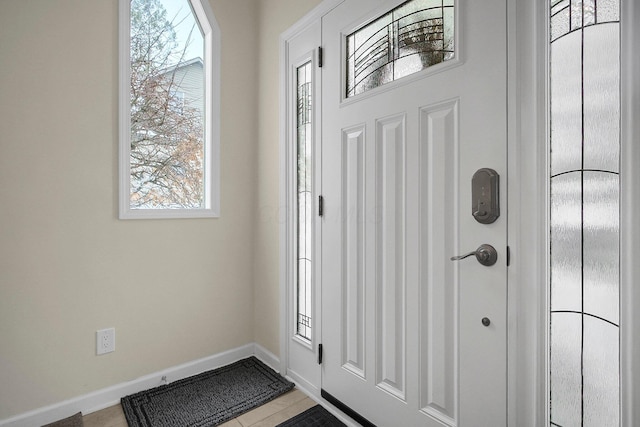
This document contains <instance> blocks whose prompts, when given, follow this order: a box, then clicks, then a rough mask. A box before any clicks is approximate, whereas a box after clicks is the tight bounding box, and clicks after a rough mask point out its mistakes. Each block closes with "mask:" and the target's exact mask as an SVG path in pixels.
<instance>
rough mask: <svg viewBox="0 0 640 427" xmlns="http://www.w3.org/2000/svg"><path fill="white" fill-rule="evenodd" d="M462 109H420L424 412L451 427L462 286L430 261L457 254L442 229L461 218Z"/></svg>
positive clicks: (449, 233)
mask: <svg viewBox="0 0 640 427" xmlns="http://www.w3.org/2000/svg"><path fill="white" fill-rule="evenodd" d="M458 103H459V100H458V99H454V100H451V101H446V102H442V103H438V104H435V105H430V106H426V107H423V108H421V109H420V125H419V126H420V137H419V140H420V144H419V146H420V156H419V158H420V164H419V168H420V190H419V193H420V199H421V200H420V231H419V233H418V235H419V236H420V242H419V245H420V247H419V252H420V263H419V265H420V271H419V280H420V284H421V285H420V292H421V295H420V307H421V308H420V328H421V329H420V330H421V332H420V361H421V362H420V363H421V375H420V390H421V402H420V406H421V407H422V411H423V412H425V413H427V414H429V415H431V416H432V417H434V418H437V419H439V420H441V421H442V422H444V423H446V424H447V425H456V423H457V421H456V420H457V406H458V400H457V396H458V390H457V388H458V383H457V380H456V378H457V377H458V345H457V342H458V322H457V319H458V303H457V301H458V285H459V283H458V280H457V277H455V272H454V269H453V268H451V265H450V266H449V268H447V267H445V266H443V265H442V264H439V263H434V262H432V257H431V256H430V255H431V254H437V253H441V252H444V253H454V252H455V249H454V247H453V245H452V244H451V242H453V241H454V240H455V238H454V233H455V230H453V229H452V228H448V227H442V224H445V223H446V221H445V217H446V216H447V215H448V213H450V212H457V209H456V208H454V207H453V206H452V205H453V204H454V203H455V201H454V200H453V198H452V197H451V195H452V194H453V191H452V187H454V186H455V185H456V181H457V178H456V177H457V174H458V156H459V154H458V150H459V141H458ZM436 159H444V160H443V161H437V160H436ZM428 212H431V215H428V214H427V213H428ZM454 222H455V220H454Z"/></svg>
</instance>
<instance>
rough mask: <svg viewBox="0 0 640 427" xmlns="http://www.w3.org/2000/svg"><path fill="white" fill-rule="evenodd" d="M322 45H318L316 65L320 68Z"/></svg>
mask: <svg viewBox="0 0 640 427" xmlns="http://www.w3.org/2000/svg"><path fill="white" fill-rule="evenodd" d="M322 53H323V52H322V46H318V67H320V68H322V59H323V58H322Z"/></svg>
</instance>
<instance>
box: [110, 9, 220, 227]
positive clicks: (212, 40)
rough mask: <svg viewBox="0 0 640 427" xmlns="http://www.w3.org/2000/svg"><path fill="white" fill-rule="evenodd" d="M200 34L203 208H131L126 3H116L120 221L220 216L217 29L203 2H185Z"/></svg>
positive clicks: (218, 54) (218, 40) (218, 32)
mask: <svg viewBox="0 0 640 427" xmlns="http://www.w3.org/2000/svg"><path fill="white" fill-rule="evenodd" d="M189 1H190V4H191V8H192V11H193V12H194V14H195V15H196V17H197V19H198V21H199V24H200V28H201V29H202V32H203V35H204V46H205V47H204V49H205V51H206V53H207V54H206V55H204V56H205V58H204V70H205V112H206V113H207V115H208V118H207V119H206V120H205V144H204V145H205V155H204V163H205V164H204V168H205V178H204V180H205V183H204V187H205V188H204V194H205V197H204V198H205V205H206V206H205V207H204V208H202V209H131V208H130V196H129V194H130V185H131V181H130V178H131V165H130V158H129V156H130V154H129V153H130V147H131V117H130V112H131V105H130V100H129V97H130V79H131V75H130V73H131V70H130V66H129V64H130V44H131V41H130V25H131V23H130V18H131V8H130V0H119V12H118V19H119V28H118V31H119V43H118V48H119V54H118V58H119V65H118V67H119V72H118V78H119V83H118V94H119V100H118V118H119V134H118V135H119V155H118V162H119V167H118V172H119V185H118V193H119V194H118V201H119V209H118V212H119V218H120V219H169V218H217V217H219V216H220V49H221V42H220V37H221V36H220V27H219V26H218V22H217V21H216V18H215V15H214V14H213V9H211V5H210V4H209V2H208V1H206V0H189Z"/></svg>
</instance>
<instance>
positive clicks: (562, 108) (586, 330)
mask: <svg viewBox="0 0 640 427" xmlns="http://www.w3.org/2000/svg"><path fill="white" fill-rule="evenodd" d="M618 10H619V0H598V1H597V3H596V1H595V0H552V1H551V3H550V54H551V55H550V58H551V63H550V76H551V170H550V182H551V213H550V221H551V236H550V241H551V279H550V283H551V287H550V290H551V293H550V301H551V303H550V308H551V310H550V323H551V328H550V334H551V339H550V377H549V378H550V396H549V398H550V420H549V421H550V423H551V425H552V426H563V427H569V426H594V427H596V426H597V427H608V426H619V425H620V417H619V412H620V409H619V408H620V395H619V382H620V381H619V295H620V293H619V219H618V218H619V200H620V191H619V166H618V164H619V153H620V148H619V146H620V136H619V135H620V125H619V123H620V97H619V96H620V89H619V86H620V83H619V82H620V58H619V56H620V36H619V27H620V25H619V11H618Z"/></svg>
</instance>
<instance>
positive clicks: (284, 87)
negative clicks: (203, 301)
mask: <svg viewBox="0 0 640 427" xmlns="http://www.w3.org/2000/svg"><path fill="white" fill-rule="evenodd" d="M343 1H344V0H324V1H323V2H322V3H320V4H319V5H318V6H316V7H315V8H314V9H312V10H311V11H310V12H309V13H307V14H306V15H305V16H304V17H302V18H301V19H300V20H299V21H298V22H296V23H295V24H294V25H293V26H291V27H290V28H289V29H288V30H286V31H285V32H284V33H282V34H281V35H280V120H279V121H280V179H279V186H280V216H279V220H280V232H279V235H280V238H279V240H280V247H279V254H280V372H282V373H287V370H288V367H289V324H290V316H292V314H291V313H292V310H293V308H292V307H293V306H292V298H293V297H292V295H291V292H290V290H291V286H292V283H293V280H294V277H293V274H292V264H291V260H290V259H289V258H290V254H291V253H292V251H291V245H292V244H293V241H292V239H293V236H292V232H291V229H292V228H291V227H292V225H291V221H292V220H293V219H292V218H293V215H292V212H291V211H290V209H289V204H290V198H289V189H290V187H291V185H292V181H291V179H292V177H291V171H290V170H289V160H290V157H291V155H292V154H291V149H290V146H291V144H290V141H291V136H290V132H289V126H290V125H289V124H290V120H291V119H290V117H289V113H288V111H289V104H288V103H289V102H290V96H291V94H290V93H289V82H288V74H289V73H288V71H289V70H288V64H289V61H290V58H289V47H288V46H289V40H292V39H293V38H295V37H296V36H297V35H299V34H300V33H302V32H303V31H305V30H306V29H308V28H309V27H310V26H311V25H313V24H314V23H316V22H317V21H318V20H320V19H321V18H322V16H324V15H326V14H327V13H328V12H329V11H331V10H332V9H334V8H335V7H336V6H338V5H339V4H340V3H342V2H343ZM318 74H319V73H318ZM318 74H316V75H318Z"/></svg>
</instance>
